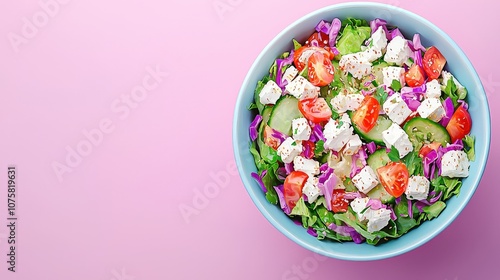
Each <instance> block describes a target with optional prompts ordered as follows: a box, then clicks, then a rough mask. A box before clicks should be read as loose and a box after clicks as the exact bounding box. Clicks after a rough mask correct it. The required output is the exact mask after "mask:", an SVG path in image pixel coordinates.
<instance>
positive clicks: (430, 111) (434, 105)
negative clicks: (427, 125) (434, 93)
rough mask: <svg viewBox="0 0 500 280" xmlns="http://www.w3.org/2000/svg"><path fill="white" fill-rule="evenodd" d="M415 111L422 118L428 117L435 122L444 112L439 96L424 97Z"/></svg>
mask: <svg viewBox="0 0 500 280" xmlns="http://www.w3.org/2000/svg"><path fill="white" fill-rule="evenodd" d="M417 112H418V113H419V114H420V116H421V117H422V118H428V119H430V120H433V121H435V122H439V121H440V120H441V119H442V118H443V117H444V116H445V114H446V113H445V111H444V108H443V104H441V100H440V99H439V98H427V99H425V100H424V101H422V103H421V104H420V106H418V108H417Z"/></svg>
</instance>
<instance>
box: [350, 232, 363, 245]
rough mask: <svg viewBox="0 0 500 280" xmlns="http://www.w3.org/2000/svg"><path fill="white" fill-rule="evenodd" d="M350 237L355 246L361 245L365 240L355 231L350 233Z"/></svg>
mask: <svg viewBox="0 0 500 280" xmlns="http://www.w3.org/2000/svg"><path fill="white" fill-rule="evenodd" d="M350 235H351V238H352V241H354V243H356V244H361V243H363V242H364V241H365V238H364V237H363V236H362V235H361V234H360V233H359V232H357V231H356V230H353V231H351V232H350Z"/></svg>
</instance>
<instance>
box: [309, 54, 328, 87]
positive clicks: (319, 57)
mask: <svg viewBox="0 0 500 280" xmlns="http://www.w3.org/2000/svg"><path fill="white" fill-rule="evenodd" d="M307 76H308V78H309V81H310V82H311V84H313V85H315V86H318V87H322V86H326V85H328V84H329V83H331V82H332V81H333V65H332V61H331V60H330V59H328V58H327V56H325V55H324V54H323V53H320V52H315V53H313V54H312V55H311V56H310V57H309V62H308V63H307Z"/></svg>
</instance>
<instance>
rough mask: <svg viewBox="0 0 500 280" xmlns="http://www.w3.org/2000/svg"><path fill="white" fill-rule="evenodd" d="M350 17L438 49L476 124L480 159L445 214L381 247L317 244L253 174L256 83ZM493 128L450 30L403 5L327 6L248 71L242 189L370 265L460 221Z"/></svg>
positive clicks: (323, 248)
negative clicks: (294, 47)
mask: <svg viewBox="0 0 500 280" xmlns="http://www.w3.org/2000/svg"><path fill="white" fill-rule="evenodd" d="M348 17H352V18H357V19H365V20H367V21H371V20H373V19H375V18H377V17H380V18H381V17H383V19H384V20H386V21H387V22H388V23H389V24H390V25H393V26H397V27H398V28H399V29H400V30H401V32H402V33H403V34H404V35H408V36H411V35H413V34H416V33H418V34H420V36H421V40H422V45H424V46H436V47H437V48H438V49H439V50H440V51H441V52H442V53H443V55H444V56H446V59H447V64H446V66H445V70H447V71H449V72H451V73H453V74H454V75H455V77H457V79H458V80H459V81H460V82H461V83H462V85H463V86H465V87H466V88H467V90H468V96H467V103H468V106H469V113H470V115H471V118H472V123H473V125H472V130H471V132H470V134H471V135H473V136H474V137H475V141H476V142H475V160H474V161H472V162H471V163H470V169H469V176H468V177H467V178H465V179H464V180H463V184H462V187H461V190H460V194H459V195H458V196H454V197H451V198H450V199H449V200H448V201H447V203H446V208H445V209H444V210H443V211H442V212H441V214H440V215H439V216H438V217H437V218H435V219H433V220H430V221H426V222H424V223H422V224H421V225H419V226H418V227H416V228H414V229H412V230H410V231H409V232H408V233H406V234H404V235H403V236H401V237H399V238H397V239H394V240H390V241H389V242H384V243H382V244H379V245H376V246H373V245H369V244H366V243H363V244H355V243H354V242H344V243H336V242H329V241H324V240H318V239H317V238H315V237H313V236H311V235H310V234H308V233H307V231H306V230H304V228H302V227H301V226H297V224H295V223H294V221H293V220H292V219H290V218H289V217H287V215H285V214H284V213H283V211H282V210H281V209H280V207H278V206H276V205H273V204H271V203H269V202H268V201H267V200H266V197H265V194H264V193H263V192H262V190H261V188H260V186H259V184H258V183H257V182H256V181H255V180H254V178H252V176H251V173H252V172H256V171H257V169H256V166H255V162H254V158H253V157H252V154H251V153H250V149H249V145H250V141H251V140H250V137H249V126H250V124H251V122H252V120H253V119H254V116H255V114H254V113H252V112H251V111H250V110H248V107H249V105H250V104H251V103H252V102H253V99H254V91H255V87H256V84H257V82H258V81H259V80H260V79H262V77H263V76H265V75H266V73H268V71H269V66H270V65H271V63H272V62H273V61H274V60H275V59H276V58H277V57H279V56H280V55H281V54H282V53H283V52H285V51H287V50H289V49H290V44H291V42H292V39H296V40H297V41H299V42H301V41H302V42H303V41H305V40H306V39H307V38H308V37H309V35H310V34H311V31H312V30H313V29H314V26H316V24H317V23H318V22H320V21H322V20H324V21H332V20H333V19H334V18H339V19H341V20H342V19H346V18H348ZM490 126H491V125H490V114H489V108H488V102H487V98H486V93H485V91H484V89H483V86H482V84H481V81H480V79H479V76H478V75H477V73H476V71H475V69H474V67H473V65H472V64H471V62H470V61H469V60H468V58H467V56H466V55H465V53H464V52H463V51H462V50H461V49H460V47H459V46H458V45H457V44H456V43H455V42H454V41H453V40H452V39H451V38H450V37H449V36H448V35H447V34H446V33H445V32H443V31H442V30H440V29H439V28H438V27H436V26H435V25H434V24H432V23H431V22H429V21H428V20H426V19H424V18H422V17H420V16H418V15H416V14H414V13H411V12H409V11H406V10H404V9H401V8H398V7H394V6H389V5H385V4H378V3H344V4H338V5H333V6H329V7H325V8H322V9H320V10H317V11H314V12H312V13H310V14H308V15H306V16H304V17H302V18H300V19H299V20H297V21H295V22H294V23H292V24H291V25H290V26H288V27H287V28H285V29H284V30H283V31H282V32H280V33H279V34H278V35H277V36H276V37H275V38H274V39H273V40H272V41H271V42H270V43H269V44H268V45H267V46H266V47H265V48H264V50H262V52H261V53H260V55H259V56H258V57H257V58H256V60H255V61H254V63H253V65H252V66H251V68H250V70H249V72H248V73H247V76H246V78H245V80H244V82H243V84H242V86H241V89H240V92H239V95H238V98H237V102H236V107H235V110H234V119H233V149H234V156H235V159H236V163H237V166H238V171H239V174H240V177H241V179H242V182H243V185H244V186H245V188H246V190H247V192H248V194H249V195H250V197H251V199H252V201H253V202H254V204H255V205H256V206H257V208H258V209H259V210H260V212H261V213H262V214H263V215H264V217H265V218H266V219H267V220H268V221H269V222H270V223H271V224H272V225H273V226H274V227H275V228H276V229H278V230H279V231H280V232H281V233H283V234H284V235H285V236H287V237H288V238H290V239H291V240H292V241H294V242H295V243H297V244H299V245H300V246H303V247H304V248H306V249H309V250H311V251H313V252H316V253H319V254H322V255H325V256H328V257H332V258H337V259H344V260H355V261H367V260H378V259H384V258H389V257H394V256H397V255H400V254H403V253H405V252H409V251H411V250H413V249H415V248H417V247H419V246H422V245H423V244H425V243H426V242H428V241H429V240H431V239H432V238H434V237H435V236H436V235H438V234H439V233H440V232H442V231H443V230H444V229H445V228H446V227H448V226H449V225H450V224H451V223H452V222H453V221H454V220H455V218H456V217H457V216H458V215H459V214H460V212H461V211H462V210H463V209H464V207H465V206H466V205H467V203H468V202H469V200H470V199H471V198H472V196H473V195H474V192H475V191H476V188H477V187H478V185H479V183H480V180H481V177H482V174H483V172H484V169H485V166H486V162H487V159H488V153H489V146H490V131H491V127H490Z"/></svg>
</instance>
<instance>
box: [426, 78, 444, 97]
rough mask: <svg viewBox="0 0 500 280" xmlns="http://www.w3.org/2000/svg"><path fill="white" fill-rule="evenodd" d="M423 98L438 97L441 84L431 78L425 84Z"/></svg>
mask: <svg viewBox="0 0 500 280" xmlns="http://www.w3.org/2000/svg"><path fill="white" fill-rule="evenodd" d="M425 86H426V90H425V98H439V97H440V96H441V85H440V84H439V82H438V80H435V79H434V80H432V81H430V82H427V83H426V84H425Z"/></svg>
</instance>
